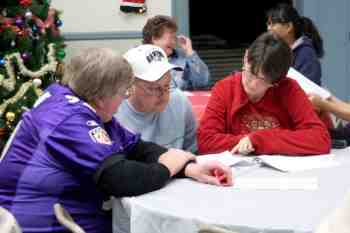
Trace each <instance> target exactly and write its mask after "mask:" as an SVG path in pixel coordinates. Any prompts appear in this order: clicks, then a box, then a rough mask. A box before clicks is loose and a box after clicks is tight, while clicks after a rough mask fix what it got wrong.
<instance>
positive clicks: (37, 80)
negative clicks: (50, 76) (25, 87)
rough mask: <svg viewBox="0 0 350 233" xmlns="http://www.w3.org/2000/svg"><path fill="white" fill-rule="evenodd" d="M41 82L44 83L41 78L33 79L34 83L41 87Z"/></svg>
mask: <svg viewBox="0 0 350 233" xmlns="http://www.w3.org/2000/svg"><path fill="white" fill-rule="evenodd" d="M41 84H42V81H41V79H40V78H36V79H34V80H33V85H34V86H35V87H40V86H41Z"/></svg>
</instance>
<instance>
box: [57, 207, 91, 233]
mask: <svg viewBox="0 0 350 233" xmlns="http://www.w3.org/2000/svg"><path fill="white" fill-rule="evenodd" d="M54 211H55V215H56V218H57V220H58V222H59V223H61V224H62V226H64V227H66V228H67V229H68V230H70V231H71V232H72V233H85V231H84V230H83V229H82V228H81V227H80V226H79V225H78V224H77V223H76V222H75V221H74V219H73V218H72V216H71V215H70V214H69V213H68V211H67V210H66V209H65V208H64V207H63V206H62V205H61V204H59V203H56V204H55V205H54Z"/></svg>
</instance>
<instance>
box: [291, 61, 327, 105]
mask: <svg viewBox="0 0 350 233" xmlns="http://www.w3.org/2000/svg"><path fill="white" fill-rule="evenodd" d="M287 77H289V78H292V79H294V80H296V81H297V82H298V83H299V85H300V87H301V88H302V89H303V90H304V91H305V92H306V93H307V94H309V93H312V94H317V95H319V96H321V98H323V99H327V98H329V97H330V96H331V93H330V92H329V91H327V90H326V89H324V88H322V87H320V86H318V85H317V84H316V83H314V82H312V81H311V80H309V79H308V78H306V77H305V76H304V75H303V74H301V73H300V72H299V71H297V70H296V69H294V68H293V67H290V68H289V70H288V74H287Z"/></svg>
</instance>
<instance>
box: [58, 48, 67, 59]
mask: <svg viewBox="0 0 350 233" xmlns="http://www.w3.org/2000/svg"><path fill="white" fill-rule="evenodd" d="M65 56H66V52H65V51H64V50H63V49H59V50H58V51H57V59H58V60H60V61H62V60H63V59H64V57H65Z"/></svg>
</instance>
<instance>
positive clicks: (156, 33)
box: [142, 15, 177, 44]
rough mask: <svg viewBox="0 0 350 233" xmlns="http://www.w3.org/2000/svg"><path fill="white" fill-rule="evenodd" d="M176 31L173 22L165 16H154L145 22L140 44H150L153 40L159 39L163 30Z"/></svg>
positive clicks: (175, 25)
mask: <svg viewBox="0 0 350 233" xmlns="http://www.w3.org/2000/svg"><path fill="white" fill-rule="evenodd" d="M166 29H167V30H172V31H174V32H176V31H177V24H176V22H175V20H174V19H173V18H171V17H169V16H166V15H156V16H154V17H152V18H150V19H148V20H147V22H146V24H145V26H144V27H143V29H142V37H143V40H142V43H143V44H152V39H153V38H160V37H161V36H162V35H163V33H164V31H165V30H166Z"/></svg>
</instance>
